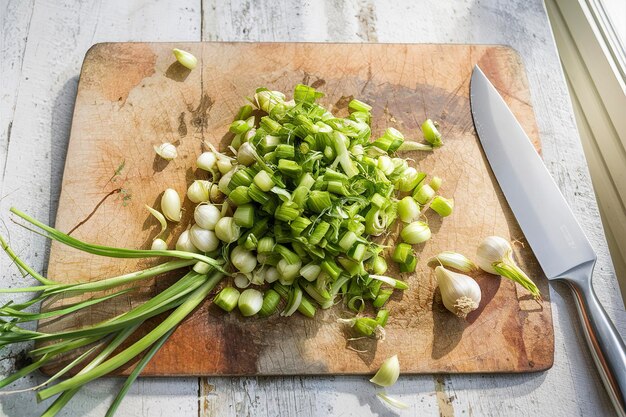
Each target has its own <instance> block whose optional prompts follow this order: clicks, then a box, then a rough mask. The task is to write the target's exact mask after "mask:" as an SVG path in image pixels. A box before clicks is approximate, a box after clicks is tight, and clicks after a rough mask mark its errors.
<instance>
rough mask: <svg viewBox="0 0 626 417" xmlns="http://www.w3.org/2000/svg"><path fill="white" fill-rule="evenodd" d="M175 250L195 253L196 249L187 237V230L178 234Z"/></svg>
mask: <svg viewBox="0 0 626 417" xmlns="http://www.w3.org/2000/svg"><path fill="white" fill-rule="evenodd" d="M176 250H180V251H183V252H192V253H197V252H198V249H197V248H196V247H195V246H194V245H193V243H191V238H190V237H189V230H185V231H184V232H182V233H181V234H180V236H179V237H178V240H177V241H176Z"/></svg>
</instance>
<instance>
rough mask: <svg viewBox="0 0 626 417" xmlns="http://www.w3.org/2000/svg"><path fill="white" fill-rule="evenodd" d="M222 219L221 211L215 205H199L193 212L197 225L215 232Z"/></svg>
mask: <svg viewBox="0 0 626 417" xmlns="http://www.w3.org/2000/svg"><path fill="white" fill-rule="evenodd" d="M220 217H221V213H220V210H219V209H218V208H217V207H215V206H214V205H213V204H199V205H198V206H196V209H195V210H194V212H193V219H194V220H195V221H196V224H197V225H198V226H200V227H201V228H203V229H206V230H214V229H215V225H216V224H217V222H218V220H219V219H220Z"/></svg>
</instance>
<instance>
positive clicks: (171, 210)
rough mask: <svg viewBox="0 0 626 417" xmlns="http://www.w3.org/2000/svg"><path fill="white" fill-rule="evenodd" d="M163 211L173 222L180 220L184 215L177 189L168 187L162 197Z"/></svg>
mask: <svg viewBox="0 0 626 417" xmlns="http://www.w3.org/2000/svg"><path fill="white" fill-rule="evenodd" d="M161 211H162V212H163V215H164V216H165V217H167V218H168V220H171V221H173V222H179V221H180V218H181V217H182V212H181V211H180V197H179V196H178V193H177V192H176V190H174V189H172V188H168V189H167V190H165V191H164V192H163V197H161Z"/></svg>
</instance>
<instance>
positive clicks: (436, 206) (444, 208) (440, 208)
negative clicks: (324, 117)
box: [430, 195, 454, 217]
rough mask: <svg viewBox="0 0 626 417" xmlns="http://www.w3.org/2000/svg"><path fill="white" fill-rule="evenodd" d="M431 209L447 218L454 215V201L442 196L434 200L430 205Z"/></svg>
mask: <svg viewBox="0 0 626 417" xmlns="http://www.w3.org/2000/svg"><path fill="white" fill-rule="evenodd" d="M430 208H431V209H432V210H433V211H435V212H436V213H437V214H439V215H440V216H441V217H447V216H449V215H451V214H452V209H453V208H454V200H453V199H451V198H450V199H448V198H444V197H442V196H440V195H438V196H437V197H435V198H433V201H432V202H431V203H430Z"/></svg>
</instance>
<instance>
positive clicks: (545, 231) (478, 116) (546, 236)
mask: <svg viewBox="0 0 626 417" xmlns="http://www.w3.org/2000/svg"><path fill="white" fill-rule="evenodd" d="M470 106H471V111H472V117H473V119H474V126H475V128H476V133H477V134H478V138H479V140H480V143H481V145H482V147H483V150H484V152H485V155H486V157H487V160H488V161H489V165H490V166H491V169H492V171H493V173H494V175H495V177H496V179H497V181H498V184H499V186H500V188H501V189H502V192H503V194H504V196H505V197H506V200H507V202H508V203H509V206H510V207H511V210H512V211H513V214H514V215H515V218H516V219H517V221H518V223H519V225H520V227H521V228H522V231H523V232H524V236H525V237H526V240H527V241H528V243H529V244H530V246H531V248H532V250H533V253H534V254H535V256H536V257H537V260H538V261H539V264H540V265H541V267H542V269H543V271H544V272H545V274H546V276H547V277H548V279H560V280H565V281H566V282H567V283H568V284H569V285H570V287H571V288H572V290H573V291H574V295H575V300H576V303H577V309H578V313H579V316H580V318H581V322H582V324H583V328H584V330H585V336H586V339H587V342H588V344H589V346H590V349H591V352H592V356H593V358H594V361H595V363H596V365H597V367H598V370H599V372H600V376H601V377H602V380H603V382H604V384H605V386H606V388H607V391H608V393H609V395H610V397H611V400H612V402H613V405H614V406H615V409H616V410H617V412H618V414H619V415H621V416H626V346H625V345H624V341H623V340H622V339H621V337H620V335H619V333H618V332H617V330H616V329H615V326H614V325H613V323H611V321H610V319H609V318H608V316H607V314H606V312H605V311H604V308H603V307H602V306H601V305H600V303H599V301H598V299H597V297H596V294H595V292H594V290H593V286H592V283H591V279H592V272H593V266H594V264H595V262H596V254H595V252H594V251H593V248H592V247H591V244H590V243H589V241H588V240H587V237H586V236H585V233H584V232H583V230H582V228H581V227H580V225H579V224H578V222H577V221H576V218H575V217H574V214H573V213H572V211H571V209H570V207H569V206H568V204H567V202H566V201H565V198H564V197H563V195H562V194H561V192H560V190H559V188H558V186H557V185H556V183H555V182H554V180H553V178H552V177H551V176H550V173H549V172H548V169H547V168H546V166H545V165H544V164H543V162H542V160H541V157H540V156H539V154H538V153H537V151H536V150H535V148H534V147H533V145H532V143H531V141H530V139H529V138H528V136H527V135H526V133H525V132H524V130H523V128H522V127H521V125H520V124H519V122H518V121H517V119H516V118H515V116H514V115H513V113H512V112H511V110H510V109H509V108H508V106H507V105H506V103H505V101H504V100H503V99H502V97H501V96H500V94H499V93H498V91H497V90H496V88H495V87H494V86H493V85H492V84H491V82H490V81H489V80H488V79H487V77H486V76H485V74H484V73H483V72H482V70H481V69H480V68H479V67H478V66H476V67H475V68H474V71H473V73H472V78H471V81H470Z"/></svg>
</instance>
